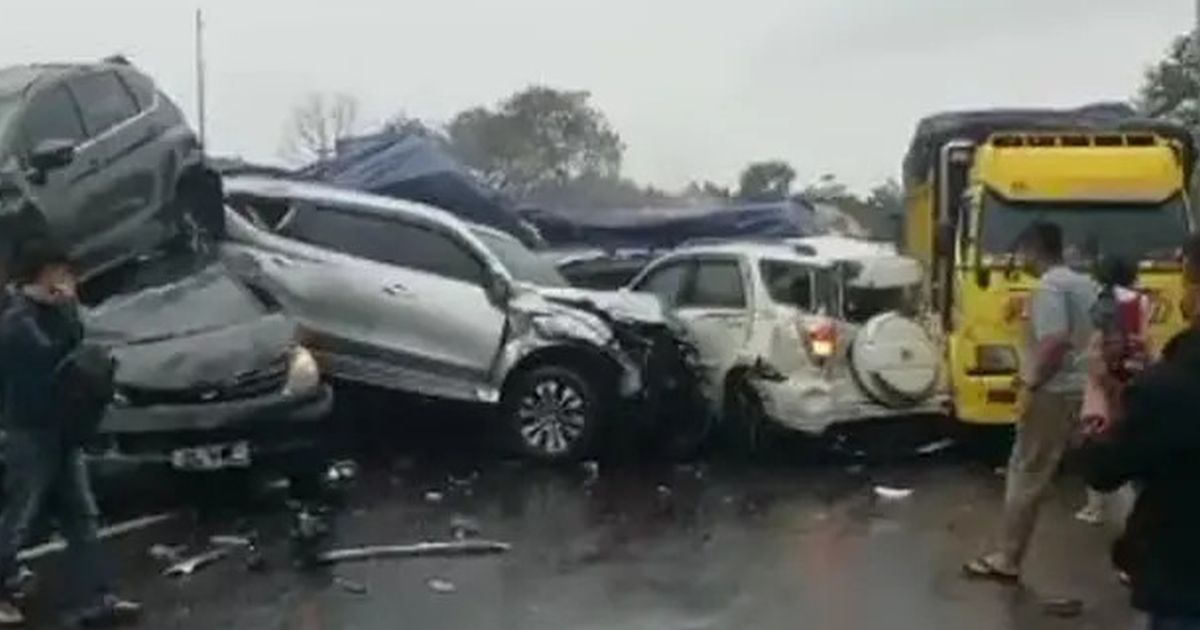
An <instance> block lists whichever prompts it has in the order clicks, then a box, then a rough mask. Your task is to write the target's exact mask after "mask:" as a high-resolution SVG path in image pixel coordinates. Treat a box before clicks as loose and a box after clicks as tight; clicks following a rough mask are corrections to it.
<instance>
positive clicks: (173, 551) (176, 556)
mask: <svg viewBox="0 0 1200 630" xmlns="http://www.w3.org/2000/svg"><path fill="white" fill-rule="evenodd" d="M185 552H187V545H163V544H155V545H150V549H148V550H147V551H146V553H147V554H148V555H149V556H150V557H151V558H152V559H154V560H157V561H158V562H168V563H172V564H173V563H176V562H179V560H180V558H183V554H184V553H185Z"/></svg>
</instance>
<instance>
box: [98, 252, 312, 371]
mask: <svg viewBox="0 0 1200 630" xmlns="http://www.w3.org/2000/svg"><path fill="white" fill-rule="evenodd" d="M84 319H85V323H86V328H87V331H88V336H89V337H90V338H92V339H94V340H95V341H97V342H100V343H104V344H106V345H108V346H110V347H111V348H112V351H113V354H114V355H115V356H116V358H117V361H118V365H117V381H118V382H119V383H120V384H122V385H127V386H137V387H142V388H148V389H160V390H161V389H187V388H192V387H198V386H202V385H206V384H211V383H220V382H225V381H227V380H228V379H230V378H233V377H235V376H237V375H239V374H244V373H246V372H249V371H253V370H257V369H261V368H264V367H266V366H267V365H269V364H270V363H271V362H273V361H277V360H279V359H280V358H282V357H283V356H284V355H285V354H286V353H287V351H288V349H289V347H290V345H291V343H292V341H293V339H294V336H295V327H294V325H293V324H292V323H291V321H290V320H288V319H287V318H286V317H284V316H283V315H282V314H279V313H273V312H270V311H269V310H268V309H267V308H266V307H265V306H264V305H263V304H262V303H260V302H259V301H258V300H257V299H256V298H255V297H254V296H253V295H251V294H250V293H249V292H247V291H246V289H245V288H243V287H242V286H241V285H239V284H238V283H237V282H236V281H235V280H233V279H232V278H231V277H230V276H229V273H228V272H227V271H226V270H225V268H224V267H223V266H222V265H220V264H214V265H211V266H209V267H206V268H204V269H202V270H200V271H199V272H197V273H194V274H190V275H188V276H185V277H184V278H182V279H180V280H177V281H175V282H170V283H167V284H163V285H160V286H154V287H151V288H147V289H144V290H141V291H138V292H136V293H132V294H127V295H119V296H116V297H113V298H110V299H109V300H108V301H106V302H104V303H102V304H101V305H99V306H97V307H95V308H92V309H89V310H87V311H86V312H85V314H84Z"/></svg>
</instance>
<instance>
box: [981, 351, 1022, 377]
mask: <svg viewBox="0 0 1200 630" xmlns="http://www.w3.org/2000/svg"><path fill="white" fill-rule="evenodd" d="M1020 367H1021V360H1020V358H1019V357H1018V356H1017V350H1016V348H1013V347H1012V346H1002V345H982V346H975V369H974V370H972V373H973V374H976V375H979V376H1007V375H1009V374H1016V373H1017V370H1019V369H1020Z"/></svg>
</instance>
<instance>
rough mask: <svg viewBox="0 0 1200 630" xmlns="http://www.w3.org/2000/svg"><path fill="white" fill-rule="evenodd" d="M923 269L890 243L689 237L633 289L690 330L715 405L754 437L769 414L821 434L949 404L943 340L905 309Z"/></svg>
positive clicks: (752, 439)
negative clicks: (699, 240)
mask: <svg viewBox="0 0 1200 630" xmlns="http://www.w3.org/2000/svg"><path fill="white" fill-rule="evenodd" d="M921 277H922V276H921V268H920V265H919V264H918V263H917V262H916V261H915V260H913V259H911V258H907V257H904V256H900V255H899V254H897V253H896V252H895V250H894V249H893V248H891V247H890V246H887V245H882V244H879V243H872V242H867V241H860V240H854V239H847V238H841V237H813V238H803V239H794V240H789V241H775V242H770V243H758V242H727V243H714V244H707V245H705V244H697V245H690V246H685V247H683V248H681V249H678V250H676V251H674V252H672V253H671V254H669V255H667V256H665V257H663V258H660V259H658V260H657V261H655V262H654V263H652V264H651V265H650V266H648V267H647V268H646V269H645V270H644V271H642V273H641V274H639V275H638V276H637V277H636V278H635V279H634V280H633V282H632V283H631V284H630V285H629V290H631V291H634V292H646V293H653V294H655V295H657V296H658V297H659V299H660V300H661V301H662V302H663V305H664V307H665V308H667V309H668V310H669V311H670V312H672V313H673V315H674V317H675V318H676V319H677V320H678V321H679V322H680V323H681V324H682V325H683V326H684V327H685V328H686V329H687V330H688V332H689V333H690V335H691V337H692V341H693V342H694V343H695V344H696V345H697V347H698V351H699V354H700V362H701V363H702V365H703V368H704V371H705V377H706V379H705V380H706V382H707V386H708V388H709V391H708V394H709V396H708V398H709V400H710V401H711V402H712V404H713V406H714V412H719V413H722V414H723V417H724V418H725V419H726V420H727V421H731V422H732V423H733V426H735V427H736V428H738V431H737V435H740V436H741V437H743V438H744V439H747V440H749V441H750V444H749V445H750V446H753V445H754V443H755V442H756V441H757V439H758V436H759V434H760V431H761V428H762V427H763V423H764V422H766V421H773V422H775V423H778V424H781V425H783V426H785V427H788V428H791V429H795V430H799V431H803V432H807V433H814V434H816V433H823V432H824V431H825V430H826V429H828V428H829V427H830V426H833V425H835V424H839V423H844V422H853V421H861V420H867V419H874V418H882V417H892V416H902V415H910V414H911V415H925V414H938V415H940V414H942V413H944V411H945V407H944V405H945V400H946V398H945V396H944V393H943V388H942V379H941V377H940V361H939V357H940V353H939V351H938V348H937V345H936V344H935V343H934V341H933V340H932V339H931V338H930V336H929V335H928V334H927V332H926V330H925V328H923V327H922V326H921V325H920V324H919V323H918V322H916V321H914V320H913V319H911V318H909V317H908V316H906V315H905V314H904V313H905V311H906V306H907V304H910V303H911V299H912V298H913V293H914V292H915V291H916V290H917V287H919V286H920V284H921Z"/></svg>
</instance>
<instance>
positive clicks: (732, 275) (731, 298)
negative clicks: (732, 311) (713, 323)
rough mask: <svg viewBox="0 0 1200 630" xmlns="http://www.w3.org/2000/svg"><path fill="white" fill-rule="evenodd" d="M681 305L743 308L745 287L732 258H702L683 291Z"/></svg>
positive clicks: (744, 304)
mask: <svg viewBox="0 0 1200 630" xmlns="http://www.w3.org/2000/svg"><path fill="white" fill-rule="evenodd" d="M680 305H681V306H699V307H704V308H744V307H745V306H746V288H745V286H744V285H743V284H742V272H741V270H740V269H739V268H738V264H737V262H736V261H733V260H703V261H700V264H699V265H698V266H697V268H696V276H695V278H694V279H693V280H692V285H691V287H689V289H688V291H687V292H686V293H685V295H684V298H683V300H682V301H681V302H680Z"/></svg>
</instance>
